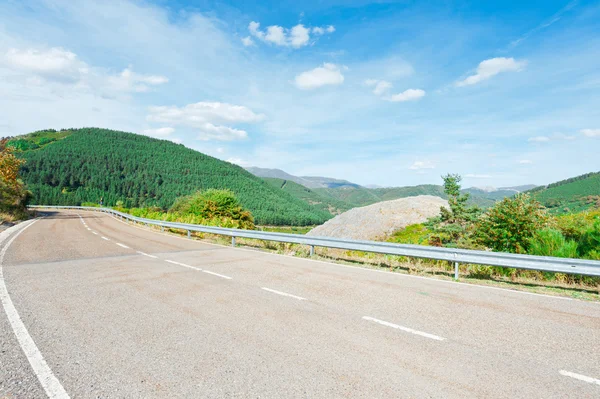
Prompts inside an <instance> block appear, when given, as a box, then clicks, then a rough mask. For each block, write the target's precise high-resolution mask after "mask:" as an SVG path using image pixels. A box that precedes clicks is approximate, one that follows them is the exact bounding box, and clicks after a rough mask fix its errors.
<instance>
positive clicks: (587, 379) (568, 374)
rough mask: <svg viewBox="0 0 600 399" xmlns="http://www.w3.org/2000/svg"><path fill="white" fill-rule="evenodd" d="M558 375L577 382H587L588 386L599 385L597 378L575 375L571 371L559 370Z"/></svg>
mask: <svg viewBox="0 0 600 399" xmlns="http://www.w3.org/2000/svg"><path fill="white" fill-rule="evenodd" d="M559 373H560V374H561V375H564V376H566V377H571V378H575V379H577V380H580V381H584V382H587V383H590V384H596V385H600V380H599V379H597V378H592V377H588V376H586V375H582V374H577V373H573V372H571V371H566V370H560V371H559Z"/></svg>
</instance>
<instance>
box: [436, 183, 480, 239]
mask: <svg viewBox="0 0 600 399" xmlns="http://www.w3.org/2000/svg"><path fill="white" fill-rule="evenodd" d="M442 179H443V180H444V194H445V195H446V197H447V198H448V206H449V207H448V208H446V207H444V206H442V207H441V208H440V216H439V217H435V218H431V219H429V220H428V221H427V227H428V228H429V229H431V230H432V231H433V233H434V234H432V235H431V236H430V244H432V245H442V244H454V245H458V242H463V243H465V244H466V243H467V242H470V238H469V235H470V233H471V231H472V226H473V222H474V221H475V220H477V217H478V216H479V214H480V213H481V210H480V209H479V208H478V207H475V206H468V205H467V202H468V201H469V193H462V192H461V188H460V181H461V177H460V176H459V175H452V174H448V175H446V176H442Z"/></svg>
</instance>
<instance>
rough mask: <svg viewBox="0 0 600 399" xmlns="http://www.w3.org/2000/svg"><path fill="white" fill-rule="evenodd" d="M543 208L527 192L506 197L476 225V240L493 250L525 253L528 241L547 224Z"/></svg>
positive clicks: (546, 216)
mask: <svg viewBox="0 0 600 399" xmlns="http://www.w3.org/2000/svg"><path fill="white" fill-rule="evenodd" d="M549 222H550V218H549V216H548V214H547V212H546V209H545V208H544V207H542V206H541V204H540V203H539V202H538V201H536V200H534V199H532V198H531V197H530V196H529V195H528V194H518V195H517V196H516V197H514V198H505V199H503V200H502V201H500V202H497V203H496V204H495V205H494V206H493V207H492V208H490V209H488V210H487V211H486V212H485V213H484V214H483V216H482V217H481V218H480V220H479V221H478V222H477V225H476V232H475V234H476V239H477V241H478V242H479V243H481V244H483V245H485V246H486V247H488V248H491V249H493V250H495V251H502V252H513V253H527V249H528V246H529V241H530V240H531V238H532V237H533V236H534V235H535V233H536V232H537V231H538V230H541V229H543V228H545V227H548V225H549Z"/></svg>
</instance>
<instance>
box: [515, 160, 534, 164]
mask: <svg viewBox="0 0 600 399" xmlns="http://www.w3.org/2000/svg"><path fill="white" fill-rule="evenodd" d="M518 164H519V165H532V164H533V161H532V160H530V159H521V160H519V162H518Z"/></svg>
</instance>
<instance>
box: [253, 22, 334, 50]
mask: <svg viewBox="0 0 600 399" xmlns="http://www.w3.org/2000/svg"><path fill="white" fill-rule="evenodd" d="M248 31H249V32H250V35H252V36H254V37H256V38H257V39H259V40H262V41H264V42H268V43H271V44H274V45H276V46H282V47H293V48H300V47H303V46H306V45H308V44H309V43H310V34H311V32H312V33H313V34H314V35H317V36H322V35H324V34H325V33H333V32H334V31H335V28H334V27H333V26H332V25H329V26H328V27H319V26H316V27H313V28H309V27H306V26H304V25H303V24H298V25H296V26H293V27H292V28H290V29H287V28H284V27H282V26H279V25H271V26H268V27H267V29H266V30H264V31H263V30H261V29H260V23H259V22H256V21H252V22H250V24H248ZM247 39H248V40H251V38H250V37H247V38H244V39H242V42H243V43H244V45H246V46H248V45H250V44H246V43H247V42H248V40H247Z"/></svg>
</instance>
